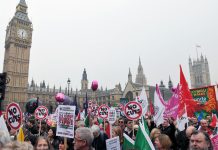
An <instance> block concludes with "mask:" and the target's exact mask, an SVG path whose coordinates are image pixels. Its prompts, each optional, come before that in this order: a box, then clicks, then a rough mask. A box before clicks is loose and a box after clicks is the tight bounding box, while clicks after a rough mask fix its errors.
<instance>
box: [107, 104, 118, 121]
mask: <svg viewBox="0 0 218 150" xmlns="http://www.w3.org/2000/svg"><path fill="white" fill-rule="evenodd" d="M116 119H117V111H116V109H115V108H113V107H111V108H110V109H109V113H108V121H109V123H110V124H114V123H115V122H116Z"/></svg>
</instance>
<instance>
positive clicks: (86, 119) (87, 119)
mask: <svg viewBox="0 0 218 150" xmlns="http://www.w3.org/2000/svg"><path fill="white" fill-rule="evenodd" d="M84 123H85V127H87V128H89V127H90V123H89V114H88V115H87V116H86V118H85V120H84Z"/></svg>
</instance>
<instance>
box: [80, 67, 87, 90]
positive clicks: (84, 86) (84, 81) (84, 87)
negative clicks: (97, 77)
mask: <svg viewBox="0 0 218 150" xmlns="http://www.w3.org/2000/svg"><path fill="white" fill-rule="evenodd" d="M81 90H88V79H87V73H86V69H84V71H83V75H82V80H81Z"/></svg>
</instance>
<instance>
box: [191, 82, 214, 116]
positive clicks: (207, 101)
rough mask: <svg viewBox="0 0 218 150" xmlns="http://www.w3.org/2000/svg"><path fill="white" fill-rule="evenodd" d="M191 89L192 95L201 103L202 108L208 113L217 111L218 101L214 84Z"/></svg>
mask: <svg viewBox="0 0 218 150" xmlns="http://www.w3.org/2000/svg"><path fill="white" fill-rule="evenodd" d="M190 91H191V94H192V97H193V98H194V99H195V100H196V101H198V102H199V103H200V104H201V106H202V110H204V111H205V112H207V113H211V112H213V111H216V108H217V101H216V91H215V87H214V86H208V87H202V88H196V89H191V90H190Z"/></svg>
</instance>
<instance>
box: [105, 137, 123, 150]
mask: <svg viewBox="0 0 218 150" xmlns="http://www.w3.org/2000/svg"><path fill="white" fill-rule="evenodd" d="M106 148H107V150H120V138H119V136H116V137H114V138H111V139H107V140H106Z"/></svg>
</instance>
